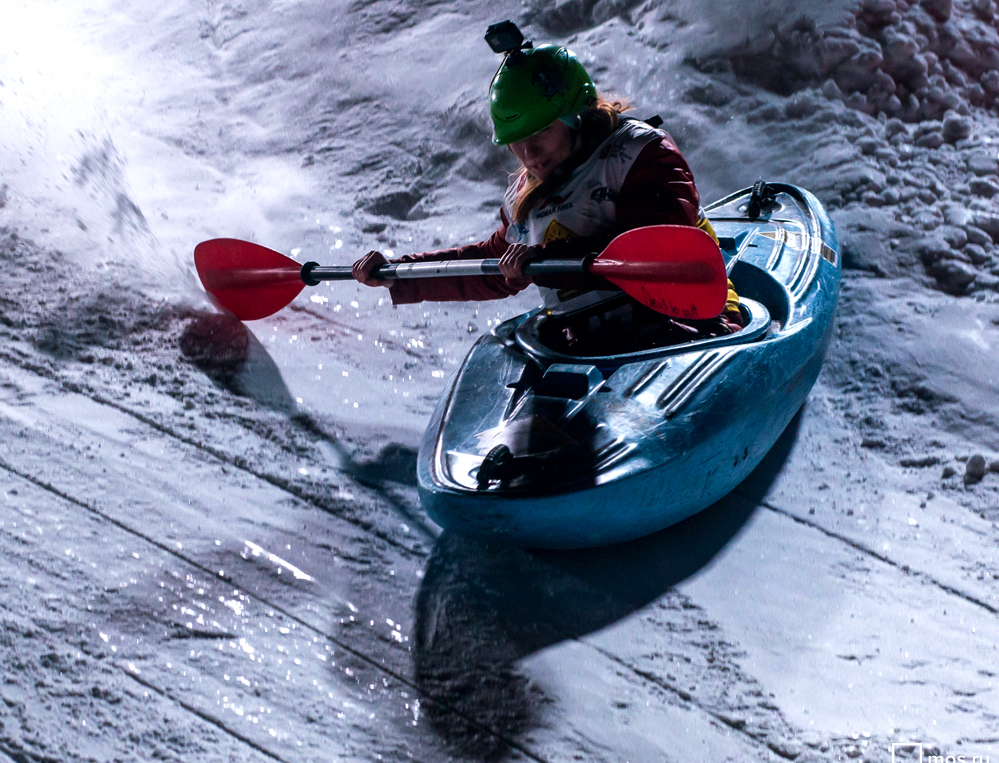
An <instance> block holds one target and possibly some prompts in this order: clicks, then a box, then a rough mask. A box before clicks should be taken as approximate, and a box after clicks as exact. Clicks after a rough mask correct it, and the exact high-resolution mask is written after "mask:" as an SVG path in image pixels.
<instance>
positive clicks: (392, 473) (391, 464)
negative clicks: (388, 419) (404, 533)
mask: <svg viewBox="0 0 999 763" xmlns="http://www.w3.org/2000/svg"><path fill="white" fill-rule="evenodd" d="M178 344H179V347H180V351H181V354H182V355H184V357H185V358H187V359H188V360H189V361H190V362H191V363H193V364H194V365H195V366H196V367H197V368H198V369H200V370H201V371H202V372H203V373H204V374H205V375H206V376H207V377H208V378H209V379H210V380H211V381H212V382H213V383H214V384H215V385H217V386H218V387H220V388H222V389H225V390H228V391H229V392H231V393H233V394H234V395H238V396H240V397H245V398H248V399H250V400H253V401H255V402H256V403H258V404H259V405H261V406H263V407H264V408H267V409H269V410H271V411H274V412H275V413H279V414H281V415H283V416H286V417H287V418H288V420H289V422H290V423H291V425H292V426H294V427H295V428H296V429H298V430H300V431H302V432H305V433H306V434H308V435H309V437H310V438H312V439H313V440H314V441H316V442H318V443H321V444H322V445H324V446H326V447H328V448H330V449H331V450H332V454H331V456H332V457H335V460H336V466H338V467H339V468H341V469H342V470H343V471H345V472H347V474H349V475H350V477H351V479H353V480H354V481H355V482H357V483H359V484H362V485H364V486H365V487H368V488H371V489H373V490H375V491H377V492H378V493H379V494H380V495H381V496H382V497H383V498H384V499H385V500H386V502H387V503H388V504H389V505H391V506H392V507H393V509H394V510H395V511H396V513H397V514H398V515H399V517H400V518H402V519H403V520H404V521H405V522H406V523H407V524H408V525H409V526H411V527H413V528H414V529H416V530H417V531H418V532H420V533H422V534H423V535H424V536H425V537H426V538H427V539H428V540H432V539H433V538H434V537H435V535H436V533H435V532H433V531H432V530H431V529H430V528H429V527H428V526H427V522H426V520H425V519H424V518H423V517H422V516H419V515H417V514H415V513H414V512H413V511H412V509H411V508H410V507H409V506H408V505H406V503H405V502H404V501H403V500H401V499H400V498H399V497H398V496H396V495H395V494H394V493H393V491H392V490H391V489H390V485H389V484H388V483H391V482H394V483H397V484H403V485H415V484H416V453H415V452H414V451H413V450H412V449H411V448H407V447H405V446H403V445H398V444H397V443H389V444H388V445H386V446H385V447H384V448H383V449H382V451H381V452H380V453H379V454H378V456H377V457H376V458H375V459H373V460H371V461H358V460H355V459H354V458H353V456H352V455H351V453H350V452H348V451H347V450H346V449H345V448H344V447H343V445H342V444H341V443H340V441H339V439H338V438H337V436H336V433H335V432H331V431H329V429H328V428H327V427H326V426H324V425H323V424H322V422H321V421H319V420H318V419H316V418H315V417H314V416H312V415H310V414H308V413H305V412H303V411H301V410H300V409H299V407H298V403H297V402H296V400H295V399H294V398H293V397H292V395H291V392H290V390H289V389H288V386H287V384H285V382H284V379H283V378H282V376H281V371H280V370H279V369H278V367H277V364H276V363H275V362H274V360H273V359H272V358H271V356H270V355H269V354H268V352H267V350H266V348H265V347H264V345H263V344H261V343H260V341H259V340H258V339H257V338H256V337H255V336H254V335H253V333H252V332H251V331H250V330H249V329H248V328H247V327H246V326H245V325H244V324H243V323H242V322H241V321H240V320H238V319H237V318H235V317H234V316H232V315H230V314H228V313H207V312H205V313H202V312H197V313H193V316H192V319H191V321H190V322H189V323H188V324H187V325H186V326H185V327H184V331H183V332H182V333H181V335H180V338H179V341H178ZM317 500H318V499H317Z"/></svg>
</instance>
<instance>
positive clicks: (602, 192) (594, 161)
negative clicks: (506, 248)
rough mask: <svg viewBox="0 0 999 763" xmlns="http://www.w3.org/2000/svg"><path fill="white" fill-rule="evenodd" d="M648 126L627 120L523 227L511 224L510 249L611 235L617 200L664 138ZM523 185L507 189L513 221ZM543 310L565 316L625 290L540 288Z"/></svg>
mask: <svg viewBox="0 0 999 763" xmlns="http://www.w3.org/2000/svg"><path fill="white" fill-rule="evenodd" d="M665 135H666V134H665V133H664V132H662V131H660V130H656V129H654V128H652V127H649V125H647V124H645V123H644V122H638V121H636V120H626V121H622V122H621V125H620V126H619V127H618V129H617V130H615V131H614V132H613V133H611V135H610V136H608V138H607V139H606V140H605V141H604V142H603V143H601V144H600V145H599V146H598V147H597V149H596V150H595V151H594V152H593V154H592V155H591V156H590V158H589V159H587V160H586V161H585V162H583V163H582V164H581V165H580V166H579V167H577V168H576V169H575V170H574V171H573V173H572V174H571V175H570V176H569V179H568V180H567V181H566V182H565V183H564V184H563V185H562V186H561V187H560V188H558V189H557V190H556V191H555V192H554V193H553V194H552V195H551V196H549V197H548V199H546V200H544V205H543V206H536V207H535V208H534V209H532V210H531V211H530V214H528V216H527V219H526V220H525V221H524V223H523V224H518V223H515V222H511V223H510V224H509V225H508V226H507V229H506V240H507V242H508V243H511V244H527V245H528V246H537V245H539V244H544V243H547V242H548V241H555V240H557V239H563V238H575V237H576V236H595V235H599V234H601V233H608V232H612V231H613V230H614V227H615V223H616V222H617V198H618V194H619V193H620V191H621V186H622V185H624V179H625V177H627V175H628V172H629V171H630V170H631V166H632V165H633V164H634V163H635V159H637V158H638V155H639V154H640V153H641V151H642V149H643V148H645V146H646V145H648V144H649V143H651V142H652V141H653V140H659V139H660V138H662V137H665ZM519 186H520V180H519V178H518V180H515V181H514V182H513V183H512V184H511V185H510V187H509V188H507V191H506V196H505V197H504V199H503V211H504V213H505V214H506V219H507V220H513V206H514V202H515V200H516V198H517V190H518V188H519ZM538 289H539V290H540V291H541V296H542V297H543V299H544V305H545V307H546V308H548V309H549V310H550V311H551V312H552V313H554V314H558V313H566V312H571V311H573V310H578V309H580V308H583V307H586V306H588V305H591V304H596V303H597V302H602V301H603V300H605V299H609V298H611V297H613V296H616V295H618V294H620V293H621V292H620V291H616V290H614V291H604V290H594V291H586V292H581V291H579V290H578V289H562V290H558V289H548V288H545V287H541V286H539V287H538Z"/></svg>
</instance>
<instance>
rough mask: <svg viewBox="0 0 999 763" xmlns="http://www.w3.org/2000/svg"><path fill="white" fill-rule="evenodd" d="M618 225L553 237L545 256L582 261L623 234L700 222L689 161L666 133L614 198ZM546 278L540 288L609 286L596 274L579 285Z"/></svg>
mask: <svg viewBox="0 0 999 763" xmlns="http://www.w3.org/2000/svg"><path fill="white" fill-rule="evenodd" d="M616 214H617V224H616V226H615V230H614V231H613V232H612V233H606V234H601V235H597V236H581V237H578V238H568V239H561V240H559V241H551V242H549V243H548V244H546V245H545V258H546V259H548V258H550V259H559V260H561V259H581V258H583V257H585V256H587V255H588V254H592V253H593V252H600V251H602V250H603V249H604V248H605V247H606V246H607V245H608V244H609V243H610V242H611V241H612V240H613V239H614V237H615V236H616V235H618V234H619V233H623V232H624V231H626V230H631V229H632V228H641V227H643V226H646V225H697V220H698V216H699V214H700V197H699V195H698V193H697V187H696V186H695V185H694V176H693V174H692V173H691V171H690V168H689V167H688V166H687V161H686V160H685V159H684V158H683V155H682V154H681V153H680V149H678V148H677V147H676V144H675V143H673V140H672V139H671V138H669V137H663V138H660V139H659V140H656V141H652V142H651V143H649V144H648V145H646V146H645V147H644V148H643V149H642V151H641V153H639V155H638V157H637V158H636V159H635V163H634V164H633V165H632V166H631V169H630V170H629V171H628V174H627V176H626V177H625V179H624V183H623V184H622V185H621V190H620V191H619V193H618V198H617V202H616ZM547 281H548V279H547V278H546V277H545V276H538V277H536V278H535V279H534V282H535V283H537V284H538V285H539V286H549V285H551V286H556V285H557V286H561V287H566V286H573V287H576V288H587V289H593V288H607V283H606V282H605V281H604V280H603V279H601V278H596V277H594V276H579V281H578V283H572V284H570V283H567V281H566V278H565V276H560V277H559V280H558V284H549V283H547Z"/></svg>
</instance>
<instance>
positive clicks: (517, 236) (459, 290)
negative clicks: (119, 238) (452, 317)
mask: <svg viewBox="0 0 999 763" xmlns="http://www.w3.org/2000/svg"><path fill="white" fill-rule="evenodd" d="M504 24H508V25H509V26H508V27H506V30H507V31H508V30H509V28H512V29H513V32H514V34H515V35H517V36H519V41H518V40H515V41H514V44H513V46H511V47H512V48H513V49H510V48H507V49H506V50H505V51H503V52H506V57H505V58H504V61H503V63H502V65H501V66H500V68H499V70H498V71H497V72H496V75H495V76H494V77H493V80H492V83H491V85H490V87H489V113H490V116H491V117H492V123H493V136H492V140H493V143H495V144H496V145H499V146H507V147H509V149H510V151H511V152H513V154H514V155H515V156H516V157H517V159H518V160H519V161H520V163H521V169H520V171H519V172H518V173H517V174H516V175H515V176H514V177H513V180H512V182H511V184H510V186H509V188H508V189H507V192H506V195H505V198H504V200H503V204H502V207H501V209H500V220H501V224H500V227H499V228H498V229H497V230H496V231H495V232H494V233H493V234H492V236H490V237H489V238H488V239H487V240H485V241H480V242H477V243H473V244H467V245H464V246H459V247H455V248H451V249H444V250H440V251H434V252H425V253H422V254H411V255H405V256H402V257H398V258H395V259H393V260H392V262H415V261H440V260H451V259H497V258H498V259H499V267H500V271H501V272H502V273H503V275H501V276H476V277H453V278H434V279H406V280H397V281H393V282H389V281H379V280H377V279H373V278H372V277H371V271H372V270H373V269H374V268H375V267H377V266H378V265H381V264H383V263H385V262H387V260H386V258H385V256H384V255H383V254H382V253H381V252H379V251H370V252H368V253H367V254H366V255H364V256H363V257H362V258H361V259H359V260H358V261H357V262H355V263H354V266H353V275H354V278H355V279H357V280H358V281H359V282H360V283H362V284H365V285H367V286H387V287H388V288H389V291H390V294H391V297H392V302H393V304H397V305H398V304H409V303H414V302H421V301H425V300H426V301H467V300H488V299H499V298H503V297H508V296H511V295H513V294H516V293H518V292H519V291H521V290H523V289H525V288H527V286H529V285H530V284H531V283H536V284H537V285H538V287H539V288H540V291H541V293H542V296H543V298H544V304H545V306H546V307H547V308H548V309H549V310H551V311H552V313H553V314H559V313H565V312H569V311H572V310H576V309H579V308H581V307H585V306H588V305H590V304H595V303H597V302H600V301H602V300H606V299H609V298H611V297H613V296H615V295H618V294H620V292H618V291H611V290H609V286H610V285H609V284H608V283H607V282H606V281H603V280H602V279H600V278H598V277H595V276H590V275H579V276H569V277H567V276H565V275H560V276H557V277H553V276H536V277H534V278H533V279H532V278H529V277H526V276H524V275H523V272H522V268H523V267H524V265H526V264H527V263H528V262H530V261H531V260H534V259H537V258H540V257H544V258H545V259H582V258H583V257H585V256H587V255H589V254H590V253H592V252H599V251H601V250H602V249H603V248H604V247H606V246H607V244H609V243H610V241H611V240H612V239H613V238H614V237H615V236H616V235H617V234H619V233H621V232H623V231H625V230H629V229H631V228H637V227H640V226H645V225H664V224H665V225H692V226H698V227H701V228H702V229H705V230H707V231H708V232H709V233H711V234H712V236H713V235H714V232H713V231H712V230H711V226H710V223H708V222H707V220H706V219H705V218H704V216H703V214H702V212H701V207H700V198H699V195H698V192H697V188H696V186H695V185H694V177H693V175H692V173H691V171H690V168H689V167H688V166H687V162H686V161H685V160H684V158H683V156H682V155H681V153H680V150H679V149H678V148H677V146H676V144H675V143H674V142H673V140H672V138H671V137H670V136H669V135H668V134H667V133H666V132H665V131H663V130H660V129H656V127H654V126H652V125H650V124H648V123H646V122H642V121H639V120H636V119H630V118H628V117H622V114H623V113H624V112H625V111H627V110H629V108H630V107H629V106H628V105H627V104H626V102H624V101H622V100H609V99H608V98H605V97H604V96H602V95H601V94H599V93H598V92H597V90H596V88H595V86H594V84H593V80H592V79H591V78H590V75H589V74H588V73H587V71H586V69H585V68H584V67H583V65H582V64H581V63H580V61H579V60H578V59H577V58H576V56H575V55H574V54H573V53H572V51H570V50H567V49H566V48H564V47H561V46H558V45H541V46H539V47H536V48H535V47H531V44H530V43H524V42H523V37H522V36H521V35H519V31H518V30H516V27H514V26H513V25H512V24H510V23H509V22H504ZM500 26H503V25H494V26H493V27H490V33H492V32H493V30H494V29H496V28H497V27H500ZM489 39H490V38H489V35H488V34H487V40H489ZM490 44H491V45H492V44H493V42H492V41H491V40H490ZM494 50H496V46H495V45H494ZM497 52H501V51H500V50H497ZM650 121H651V120H650ZM738 304H739V303H738V296H737V295H736V293H735V291H734V290H733V289H732V284H731V282H729V299H728V301H727V303H726V305H725V309H724V311H723V312H722V314H721V315H720V316H718V317H717V318H713V319H709V320H706V321H682V322H681V321H674V323H675V324H676V326H675V328H676V329H677V330H678V331H679V333H680V334H682V335H685V336H684V337H683V338H684V339H687V340H689V339H691V338H697V337H696V335H703V336H719V335H723V334H729V333H732V332H733V331H737V330H738V329H739V328H740V327H741V326H742V316H741V314H740V312H739V306H738ZM692 334H693V335H695V336H691V335H692Z"/></svg>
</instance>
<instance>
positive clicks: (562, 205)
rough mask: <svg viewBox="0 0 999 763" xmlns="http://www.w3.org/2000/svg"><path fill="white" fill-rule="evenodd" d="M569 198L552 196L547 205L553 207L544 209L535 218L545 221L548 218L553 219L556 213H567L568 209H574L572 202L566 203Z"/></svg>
mask: <svg viewBox="0 0 999 763" xmlns="http://www.w3.org/2000/svg"><path fill="white" fill-rule="evenodd" d="M571 195H572V194H570V196H571ZM568 198H569V196H552V197H551V198H550V199H548V202H547V204H550V205H551V206H550V207H548V208H547V209H542V210H541V211H539V212H537V213H536V214H535V215H534V216H535V217H536V218H537V219H538V220H543V219H544V218H546V217H551V216H552V215H553V214H555V213H556V212H565V211H566V210H568V209H572V202H571V201H566V199H568Z"/></svg>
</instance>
